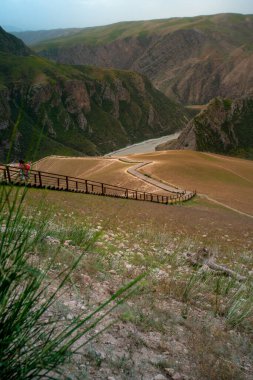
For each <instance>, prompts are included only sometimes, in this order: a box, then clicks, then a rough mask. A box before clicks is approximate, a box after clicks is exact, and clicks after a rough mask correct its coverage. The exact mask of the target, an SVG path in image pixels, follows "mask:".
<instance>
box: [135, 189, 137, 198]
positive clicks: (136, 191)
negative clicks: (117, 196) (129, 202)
mask: <svg viewBox="0 0 253 380" xmlns="http://www.w3.org/2000/svg"><path fill="white" fill-rule="evenodd" d="M135 199H137V191H136V192H135Z"/></svg>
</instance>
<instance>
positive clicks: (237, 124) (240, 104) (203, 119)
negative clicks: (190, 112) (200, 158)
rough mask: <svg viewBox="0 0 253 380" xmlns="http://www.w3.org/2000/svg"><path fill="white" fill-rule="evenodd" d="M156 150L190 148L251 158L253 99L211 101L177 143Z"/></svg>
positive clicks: (252, 151) (252, 154)
mask: <svg viewBox="0 0 253 380" xmlns="http://www.w3.org/2000/svg"><path fill="white" fill-rule="evenodd" d="M156 149H157V150H166V149H191V150H200V151H203V152H205V151H207V152H214V153H222V154H229V155H231V156H238V157H242V158H250V159H253V97H251V98H250V97H244V98H241V99H236V100H234V101H232V100H231V99H222V98H215V99H213V100H212V101H211V102H210V103H209V104H208V106H207V108H206V109H205V110H203V111H202V112H201V113H200V114H198V115H197V116H195V117H194V118H193V119H192V120H191V121H190V122H189V123H188V125H187V126H186V127H185V129H184V130H183V132H182V133H181V134H180V136H179V137H178V139H177V140H174V141H171V142H168V143H164V144H161V145H159V146H158V147H157V148H156Z"/></svg>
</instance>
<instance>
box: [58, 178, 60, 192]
mask: <svg viewBox="0 0 253 380" xmlns="http://www.w3.org/2000/svg"><path fill="white" fill-rule="evenodd" d="M57 186H58V189H59V188H60V178H59V177H58V178H57Z"/></svg>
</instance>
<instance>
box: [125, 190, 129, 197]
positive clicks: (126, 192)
mask: <svg viewBox="0 0 253 380" xmlns="http://www.w3.org/2000/svg"><path fill="white" fill-rule="evenodd" d="M125 197H126V198H127V199H128V189H126V191H125Z"/></svg>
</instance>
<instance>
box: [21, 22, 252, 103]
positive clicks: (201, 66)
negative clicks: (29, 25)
mask: <svg viewBox="0 0 253 380" xmlns="http://www.w3.org/2000/svg"><path fill="white" fill-rule="evenodd" d="M38 33H39V32H35V33H32V32H31V33H30V37H29V38H30V41H31V40H32V38H33V37H34V38H35V35H36V37H37V41H38V35H39V34H38ZM55 33H57V31H55ZM61 33H62V34H61V35H60V36H59V35H58V38H50V36H49V32H47V34H46V32H44V33H42V32H41V39H43V38H44V39H45V41H40V42H39V41H38V43H37V44H36V45H33V49H35V50H36V52H37V53H38V54H40V55H42V56H44V57H46V58H50V59H52V60H54V61H56V62H58V63H65V64H73V65H87V64H88V65H95V66H97V67H106V68H111V67H113V68H118V69H124V70H133V71H137V72H140V73H142V74H144V75H146V76H147V77H148V78H149V79H150V80H151V81H152V83H153V84H154V86H155V87H156V88H158V89H159V90H161V91H162V92H164V93H165V94H166V95H167V96H170V97H173V98H174V99H176V100H178V101H180V102H182V103H183V104H205V103H207V102H209V101H210V100H211V99H212V98H214V97H216V96H223V97H230V98H237V97H240V96H243V95H252V94H253V71H252V69H251V68H252V67H253V39H252V35H253V15H240V14H217V15H211V16H198V17H188V18H172V19H164V20H151V21H136V22H121V23H117V24H113V25H107V26H102V27H94V28H84V29H82V30H77V31H73V30H64V31H62V32H61ZM64 33H65V34H67V33H68V35H64ZM16 35H19V36H20V37H21V38H22V37H23V38H24V34H16ZM55 36H57V34H55ZM52 37H53V31H52ZM26 38H28V36H26ZM26 41H28V39H26Z"/></svg>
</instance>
